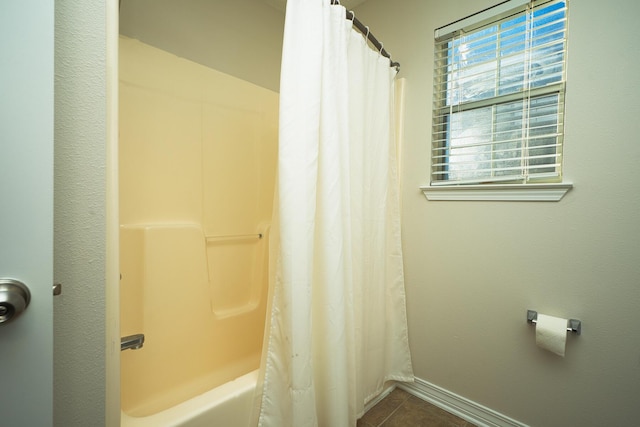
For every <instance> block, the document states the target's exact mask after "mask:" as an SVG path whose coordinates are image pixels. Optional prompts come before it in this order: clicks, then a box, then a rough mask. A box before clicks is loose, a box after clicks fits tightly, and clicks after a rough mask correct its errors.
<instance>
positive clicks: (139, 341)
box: [120, 334, 144, 351]
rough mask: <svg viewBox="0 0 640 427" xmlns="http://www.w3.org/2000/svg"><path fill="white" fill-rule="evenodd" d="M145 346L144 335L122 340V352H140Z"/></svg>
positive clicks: (127, 337)
mask: <svg viewBox="0 0 640 427" xmlns="http://www.w3.org/2000/svg"><path fill="white" fill-rule="evenodd" d="M143 344H144V334H135V335H128V336H126V337H122V338H120V351H123V350H129V349H131V350H138V349H139V348H142V345H143Z"/></svg>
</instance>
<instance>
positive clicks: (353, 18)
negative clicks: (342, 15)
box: [349, 10, 356, 22]
mask: <svg viewBox="0 0 640 427" xmlns="http://www.w3.org/2000/svg"><path fill="white" fill-rule="evenodd" d="M349 13H350V14H351V22H354V21H355V20H356V13H355V12H354V11H353V10H350V11H349Z"/></svg>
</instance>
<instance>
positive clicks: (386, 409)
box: [358, 388, 411, 427]
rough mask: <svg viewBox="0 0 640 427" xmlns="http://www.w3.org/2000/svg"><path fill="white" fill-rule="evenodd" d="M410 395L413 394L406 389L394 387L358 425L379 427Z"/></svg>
mask: <svg viewBox="0 0 640 427" xmlns="http://www.w3.org/2000/svg"><path fill="white" fill-rule="evenodd" d="M409 397H411V394H409V393H407V392H406V391H404V390H400V389H399V388H396V389H394V390H393V391H392V392H391V393H389V395H388V396H387V397H385V398H384V399H382V400H381V401H380V402H378V403H377V404H376V406H374V407H373V408H371V409H369V411H368V412H367V413H366V414H364V416H363V417H362V418H361V419H360V420H359V422H361V424H358V427H370V426H371V427H378V426H379V425H381V424H382V423H383V422H384V420H386V419H387V418H389V416H390V415H391V414H392V413H393V412H394V411H395V410H397V409H398V408H399V407H400V405H402V403H404V402H405V401H406V400H407V399H408V398H409Z"/></svg>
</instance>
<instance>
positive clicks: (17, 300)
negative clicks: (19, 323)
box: [0, 279, 31, 325]
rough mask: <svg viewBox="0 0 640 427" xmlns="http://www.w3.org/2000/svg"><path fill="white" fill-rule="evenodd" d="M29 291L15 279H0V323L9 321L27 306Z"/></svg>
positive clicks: (29, 297)
mask: <svg viewBox="0 0 640 427" xmlns="http://www.w3.org/2000/svg"><path fill="white" fill-rule="evenodd" d="M29 301H31V292H29V288H27V285H25V284H24V283H22V282H21V281H19V280H15V279H0V325H3V324H5V323H9V322H11V321H12V320H13V319H15V318H16V317H18V316H20V314H22V312H23V311H25V310H26V309H27V307H28V306H29Z"/></svg>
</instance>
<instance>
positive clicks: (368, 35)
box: [331, 0, 400, 71]
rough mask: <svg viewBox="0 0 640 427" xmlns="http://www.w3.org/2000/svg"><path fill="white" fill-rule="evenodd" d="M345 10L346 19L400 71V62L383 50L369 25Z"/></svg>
mask: <svg viewBox="0 0 640 427" xmlns="http://www.w3.org/2000/svg"><path fill="white" fill-rule="evenodd" d="M331 4H340V0H331ZM347 12H348V13H350V14H351V18H349V16H348V15H347V19H349V20H351V21H353V25H354V26H355V27H356V28H357V29H358V31H360V32H361V33H362V34H363V35H364V36H365V37H366V38H367V39H368V40H369V41H370V42H371V43H372V44H373V45H374V46H375V48H376V49H377V50H378V51H379V52H380V54H381V55H382V56H384V57H385V58H389V62H390V63H391V64H390V66H391V67H395V68H396V70H398V71H400V63H399V62H394V61H393V60H392V59H391V55H390V54H389V52H387V51H386V50H384V47H383V46H382V43H380V42H379V41H378V39H376V38H375V36H374V35H373V34H372V33H371V31H369V27H367V26H365V25H364V24H363V23H362V22H360V21H359V20H358V18H356V14H355V13H354V12H353V11H352V10H347Z"/></svg>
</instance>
